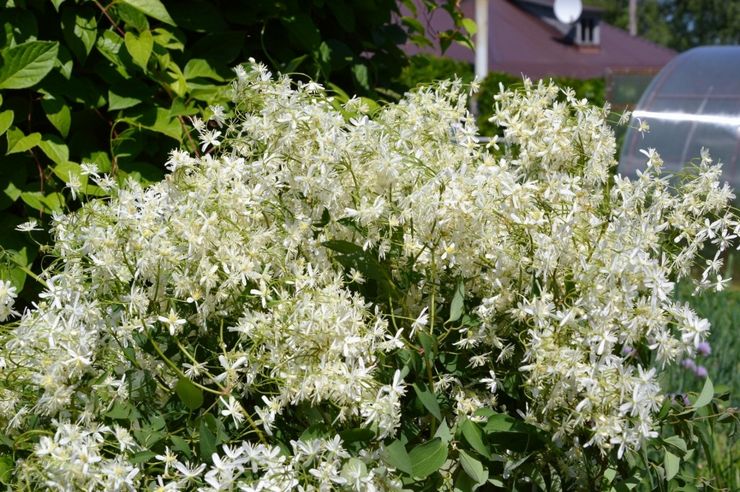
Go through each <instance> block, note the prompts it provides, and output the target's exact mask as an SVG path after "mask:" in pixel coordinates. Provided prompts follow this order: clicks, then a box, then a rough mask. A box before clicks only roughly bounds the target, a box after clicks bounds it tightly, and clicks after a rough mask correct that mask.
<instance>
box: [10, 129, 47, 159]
mask: <svg viewBox="0 0 740 492" xmlns="http://www.w3.org/2000/svg"><path fill="white" fill-rule="evenodd" d="M7 137H8V151H7V152H6V154H17V153H19V152H25V151H27V150H30V149H32V148H34V147H36V146H37V145H38V144H39V142H41V134H40V133H38V132H34V133H31V134H30V135H24V134H23V132H22V131H21V130H19V129H17V128H11V129H10V130H8V134H7Z"/></svg>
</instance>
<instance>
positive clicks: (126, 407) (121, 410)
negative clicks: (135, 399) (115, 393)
mask: <svg viewBox="0 0 740 492" xmlns="http://www.w3.org/2000/svg"><path fill="white" fill-rule="evenodd" d="M131 410H132V407H131V404H130V403H123V402H116V403H114V404H113V408H111V409H110V410H109V411H108V413H106V414H105V416H106V417H110V418H112V419H116V420H128V418H129V417H130V416H131Z"/></svg>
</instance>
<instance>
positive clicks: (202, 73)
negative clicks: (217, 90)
mask: <svg viewBox="0 0 740 492" xmlns="http://www.w3.org/2000/svg"><path fill="white" fill-rule="evenodd" d="M183 74H184V75H185V80H192V79H197V78H206V79H212V80H216V81H218V82H223V81H224V80H226V79H227V78H230V76H231V74H230V73H229V72H228V70H226V69H225V68H224V67H215V66H213V65H212V64H211V61H210V60H204V59H201V58H193V59H191V60H189V61H188V63H187V64H186V65H185V70H184V72H183Z"/></svg>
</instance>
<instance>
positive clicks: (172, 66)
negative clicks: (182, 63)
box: [167, 60, 188, 97]
mask: <svg viewBox="0 0 740 492" xmlns="http://www.w3.org/2000/svg"><path fill="white" fill-rule="evenodd" d="M167 75H169V76H170V77H172V81H171V82H170V84H169V85H170V88H171V89H172V91H173V92H174V93H175V94H177V95H178V96H179V97H183V96H185V94H186V93H187V92H188V82H187V80H185V75H183V73H182V70H181V69H180V67H179V66H178V65H177V63H175V62H174V61H172V60H170V63H169V64H168V65H167Z"/></svg>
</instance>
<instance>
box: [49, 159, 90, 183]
mask: <svg viewBox="0 0 740 492" xmlns="http://www.w3.org/2000/svg"><path fill="white" fill-rule="evenodd" d="M52 171H54V174H56V175H57V176H58V177H59V179H61V180H62V181H63V182H64V183H69V182H70V180H72V178H73V177H74V178H77V182H79V183H80V185H81V186H86V185H87V176H83V175H82V168H81V167H80V165H79V164H77V163H76V162H70V161H66V162H62V163H59V164H57V165H56V166H54V167H53V168H52Z"/></svg>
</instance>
